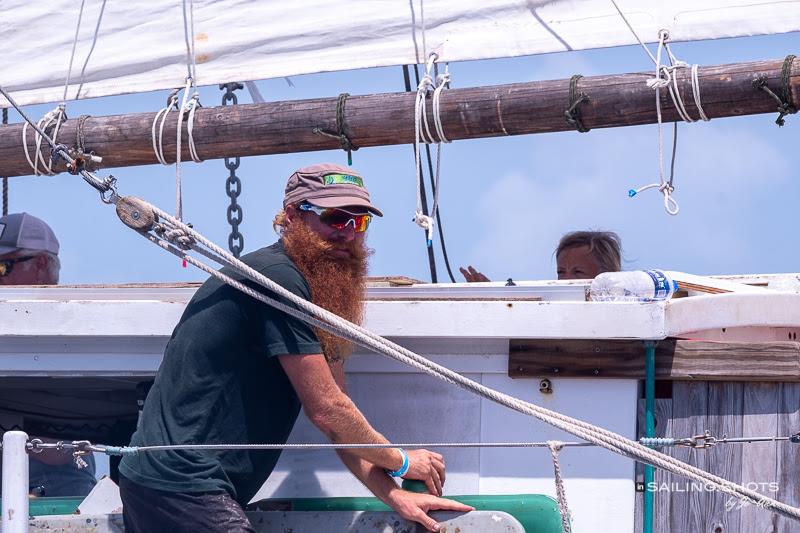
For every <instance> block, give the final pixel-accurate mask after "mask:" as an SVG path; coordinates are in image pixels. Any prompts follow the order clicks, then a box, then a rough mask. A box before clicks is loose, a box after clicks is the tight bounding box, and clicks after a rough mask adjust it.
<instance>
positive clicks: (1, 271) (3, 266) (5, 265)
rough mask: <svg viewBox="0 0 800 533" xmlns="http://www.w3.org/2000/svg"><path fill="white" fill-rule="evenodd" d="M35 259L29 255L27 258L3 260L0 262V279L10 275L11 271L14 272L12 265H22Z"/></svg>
mask: <svg viewBox="0 0 800 533" xmlns="http://www.w3.org/2000/svg"><path fill="white" fill-rule="evenodd" d="M35 257H36V256H35V255H31V256H28V257H15V258H14V259H3V260H2V261H0V278H2V277H3V276H8V275H9V274H11V271H12V270H14V265H16V264H17V263H24V262H25V261H30V260H31V259H33V258H35Z"/></svg>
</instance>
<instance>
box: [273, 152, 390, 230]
mask: <svg viewBox="0 0 800 533" xmlns="http://www.w3.org/2000/svg"><path fill="white" fill-rule="evenodd" d="M300 202H308V203H310V204H312V205H315V206H317V207H363V208H365V209H366V210H368V211H369V212H371V213H374V214H376V215H378V216H379V217H382V216H383V213H381V211H380V209H378V208H377V207H375V206H374V205H372V203H371V202H370V199H369V191H368V190H367V188H366V187H365V186H364V179H363V178H362V177H361V174H359V173H358V172H356V171H355V170H353V169H352V168H347V167H342V166H339V165H336V164H334V163H320V164H318V165H312V166H310V167H304V168H301V169H298V170H296V171H295V172H294V173H293V174H292V175H291V176H289V181H287V182H286V194H285V196H284V197H283V207H286V206H288V205H292V204H298V203H300Z"/></svg>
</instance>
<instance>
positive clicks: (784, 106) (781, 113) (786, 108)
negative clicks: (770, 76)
mask: <svg viewBox="0 0 800 533" xmlns="http://www.w3.org/2000/svg"><path fill="white" fill-rule="evenodd" d="M795 57H796V56H794V55H792V54H789V55H788V56H786V59H784V60H783V68H782V69H781V96H782V97H783V98H781V96H778V95H777V94H775V93H774V92H772V90H771V89H770V88H769V85H768V84H767V77H766V76H765V75H763V74H762V75H761V76H758V77H757V78H756V79H755V80H753V87H754V88H755V89H757V90H761V91H764V92H765V93H767V94H768V95H769V96H770V97H771V98H772V99H773V100H775V102H777V104H778V118H777V119H775V124H777V125H778V126H783V125H784V124H786V121H785V120H784V119H783V117H785V116H786V115H794V114H795V113H797V107H795V106H794V105H793V103H792V89H791V85H790V82H791V78H792V63H793V62H794V60H795Z"/></svg>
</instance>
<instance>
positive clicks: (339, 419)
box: [119, 164, 472, 533]
mask: <svg viewBox="0 0 800 533" xmlns="http://www.w3.org/2000/svg"><path fill="white" fill-rule="evenodd" d="M373 216H383V214H382V213H381V211H380V210H379V209H378V208H376V207H375V206H374V205H373V204H372V201H371V199H370V196H369V192H368V191H367V188H366V187H365V185H364V180H363V178H362V176H361V175H360V174H359V173H357V172H356V171H354V170H353V169H350V168H345V167H340V166H338V165H333V164H321V165H314V166H311V167H306V168H301V169H299V170H297V171H296V172H294V173H293V174H292V175H291V176H290V177H289V180H288V182H287V184H286V191H285V196H284V200H283V209H282V210H281V211H280V213H278V215H277V216H276V217H275V220H274V227H275V229H276V230H277V231H278V232H279V234H280V240H279V241H278V242H276V243H275V244H273V245H272V246H268V247H266V248H262V249H260V250H257V251H255V252H252V253H249V254H247V255H245V256H243V257H242V260H243V261H244V262H245V263H247V264H248V265H250V266H251V267H253V268H254V269H256V270H258V271H259V272H261V273H262V274H264V275H265V276H267V277H269V278H271V279H272V280H274V281H275V282H277V283H279V284H280V285H281V286H283V287H284V288H286V289H288V290H290V291H292V292H293V293H294V294H297V295H298V296H301V297H302V298H305V299H307V300H310V301H312V302H314V303H315V304H317V305H319V306H321V307H324V308H326V309H328V310H329V311H332V312H334V313H336V314H338V315H339V316H342V317H344V318H346V319H348V320H350V321H353V322H356V323H358V322H361V319H362V317H363V310H364V289H365V280H366V271H367V258H368V257H369V250H368V248H367V246H366V241H365V236H366V230H367V228H368V227H369V225H370V222H371V220H372V217H373ZM223 272H225V273H226V274H228V275H229V276H232V277H234V278H235V279H237V280H240V281H242V282H243V283H246V284H249V285H252V283H251V282H250V281H248V280H247V279H246V278H244V277H243V276H242V275H241V274H239V273H237V272H234V271H232V270H231V269H229V268H224V269H223ZM285 303H286V304H287V305H292V304H290V303H288V302H285ZM350 351H351V346H350V344H349V343H348V342H346V341H343V340H342V339H339V338H337V337H334V336H332V335H330V334H327V333H326V332H322V331H317V330H315V328H313V327H311V326H309V325H307V324H306V323H304V322H302V321H300V320H297V319H295V318H293V317H291V316H289V315H287V314H286V313H284V312H282V311H278V310H276V309H274V308H272V307H270V306H267V305H265V304H263V303H261V302H259V301H257V300H255V299H253V298H251V297H249V296H247V295H245V294H244V293H242V292H240V291H238V290H236V289H234V288H231V287H229V286H228V285H225V284H223V283H221V282H220V281H218V280H217V279H216V278H214V277H212V278H210V279H209V280H208V281H206V282H205V283H204V284H203V286H202V287H200V289H199V290H198V291H197V292H196V293H195V295H194V297H193V298H192V300H191V301H190V302H189V304H188V305H187V307H186V310H185V311H184V314H183V316H182V317H181V319H180V322H179V323H178V325H177V326H176V328H175V330H174V332H173V334H172V337H171V338H170V341H169V343H168V345H167V348H166V351H165V353H164V359H163V362H162V363H161V367H160V368H159V370H158V374H157V375H156V379H155V382H154V384H153V387H152V388H151V389H150V392H149V394H148V396H147V399H146V401H145V404H144V408H143V410H142V416H141V418H140V421H139V425H138V428H137V430H136V432H135V433H134V435H133V437H132V439H131V445H132V446H141V445H158V444H218V443H242V444H251V443H252V444H256V443H285V442H286V439H287V438H288V436H289V433H290V432H291V430H292V427H293V426H294V423H295V420H296V419H297V416H298V414H299V412H300V408H301V406H302V408H303V410H304V412H305V414H306V416H307V417H308V418H309V420H310V421H311V422H312V423H313V424H314V425H315V426H316V427H317V428H319V429H320V430H321V431H322V432H323V433H324V434H325V435H327V436H328V438H329V439H330V440H331V441H332V442H334V443H341V444H344V443H375V444H388V441H387V440H386V438H385V437H384V436H383V435H381V434H380V433H378V432H377V431H375V430H374V429H373V428H372V426H371V425H370V424H369V423H368V422H367V420H366V418H364V416H363V415H362V414H361V412H360V411H359V410H358V408H357V407H356V405H355V404H354V403H353V401H352V400H351V399H350V398H349V396H348V395H347V392H346V387H345V377H344V369H343V361H344V360H345V359H346V358H347V357H348V355H349V354H350ZM279 456H280V451H257V450H253V451H251V450H229V451H227V450H226V451H223V452H220V451H214V452H206V451H200V450H196V449H194V450H185V451H183V450H180V451H177V450H174V451H163V452H159V453H139V454H136V455H128V456H125V457H123V459H122V462H121V464H120V469H119V470H120V494H121V497H122V502H123V517H124V521H125V530H126V531H127V532H128V533H137V532H150V531H173V532H177V531H186V532H189V531H192V532H195V531H236V532H240V531H248V532H250V531H254V529H253V528H252V525H251V524H250V522H249V521H248V519H247V516H246V515H245V513H244V511H243V507H242V506H244V505H246V504H247V503H248V502H249V501H250V500H251V499H252V498H253V496H254V495H255V494H256V492H257V491H258V489H259V488H260V487H261V486H262V485H263V484H264V482H265V481H266V479H267V477H268V476H269V475H270V473H271V472H272V470H273V468H274V467H275V464H276V462H277V461H278V458H279ZM339 456H340V458H341V459H342V461H343V462H344V463H345V465H347V467H348V468H349V469H350V470H351V471H352V472H353V473H354V474H355V476H356V477H357V478H358V479H359V480H361V481H362V482H363V483H364V484H365V485H366V486H367V487H368V488H369V489H370V490H371V491H372V492H373V493H374V494H375V495H376V496H377V497H379V498H380V499H381V500H382V501H384V502H385V503H386V504H387V505H389V506H390V507H391V508H392V509H394V510H395V511H397V512H398V513H399V514H400V515H401V516H403V517H404V518H406V519H409V520H414V521H417V522H419V523H421V524H423V525H424V526H425V527H426V528H427V529H429V530H430V531H436V530H438V525H437V523H436V521H435V520H433V519H432V518H431V517H429V516H428V515H427V512H428V511H430V510H434V509H446V510H453V511H470V510H472V508H471V507H469V506H466V505H463V504H460V503H458V502H454V501H451V500H446V499H442V498H440V497H439V496H440V495H441V494H442V484H443V483H444V480H445V464H444V458H443V457H442V456H441V455H440V454H438V453H434V452H430V451H428V450H408V451H406V450H402V449H399V448H366V449H347V450H340V451H339ZM397 478H405V479H416V480H422V481H424V482H425V484H426V485H427V487H428V490H429V492H430V494H418V493H413V492H408V491H405V490H402V489H401V488H400V487H399V486H398V484H397V481H396V480H397Z"/></svg>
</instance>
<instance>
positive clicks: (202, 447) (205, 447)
mask: <svg viewBox="0 0 800 533" xmlns="http://www.w3.org/2000/svg"><path fill="white" fill-rule="evenodd" d="M558 444H559V446H563V447H565V448H585V447H594V446H595V445H594V444H592V443H590V442H559V443H558ZM549 446H550V442H412V443H387V444H373V443H332V444H328V443H320V444H317V443H292V444H288V443H287V444H158V445H150V446H110V445H103V444H91V443H89V447H90V448H91V449H92V451H97V452H98V453H105V454H107V455H136V454H139V453H150V452H162V451H176V450H198V451H229V450H263V451H268V450H301V451H303V450H309V451H310V450H359V449H390V448H409V449H414V448H425V449H430V448H548V447H549ZM77 448H79V445H78V444H76V442H72V443H69V442H65V441H60V442H38V441H37V442H34V441H30V449H31V450H37V449H38V450H58V451H62V452H65V453H72V452H73V450H75V449H77Z"/></svg>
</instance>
